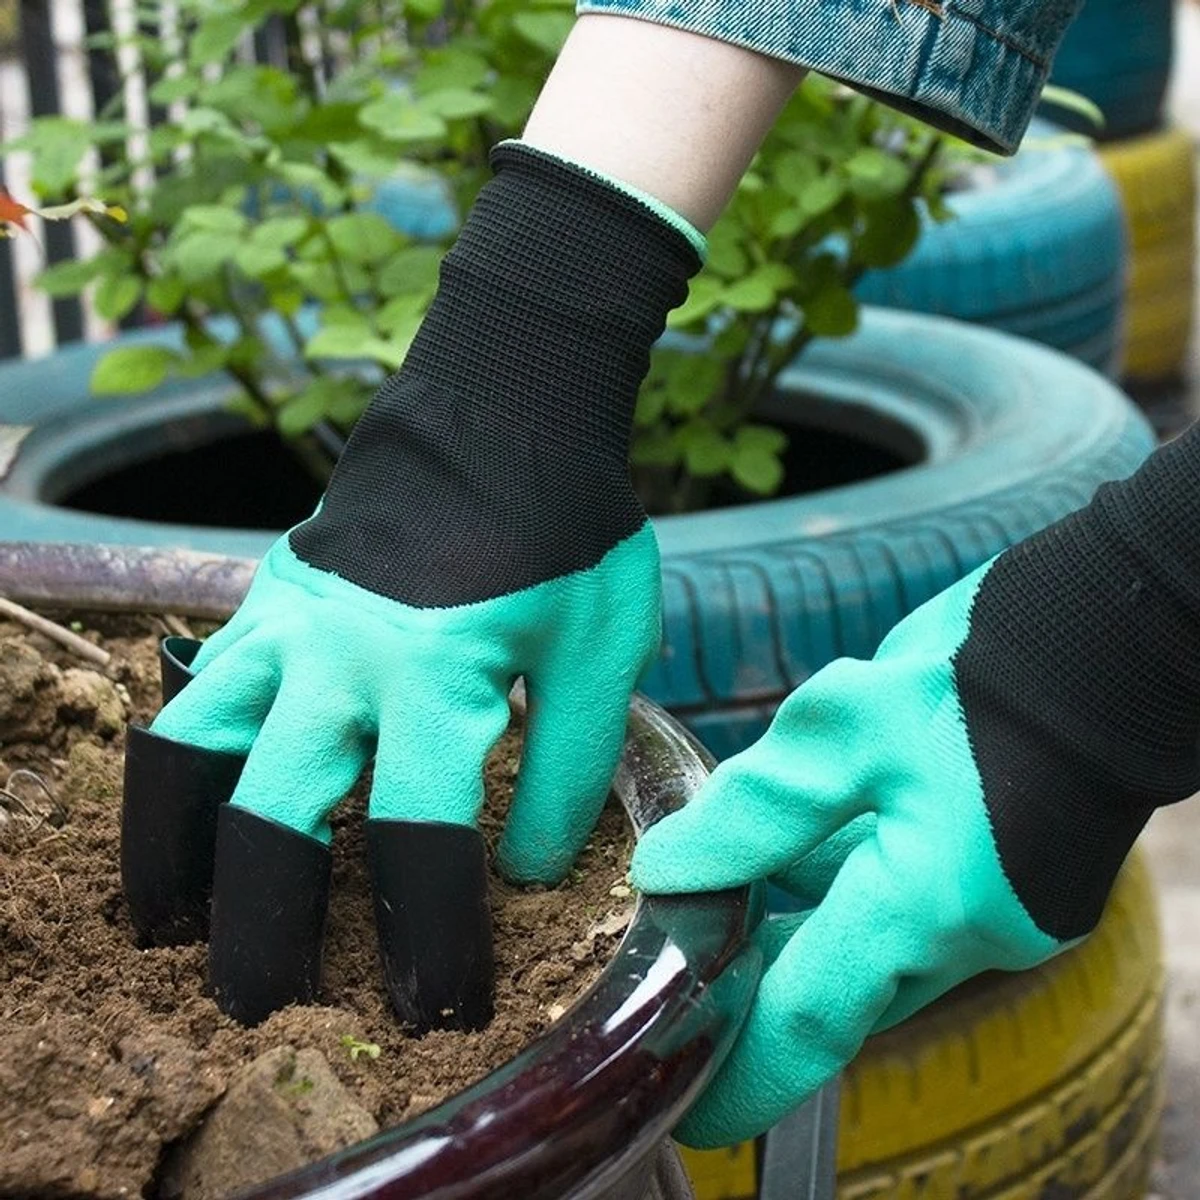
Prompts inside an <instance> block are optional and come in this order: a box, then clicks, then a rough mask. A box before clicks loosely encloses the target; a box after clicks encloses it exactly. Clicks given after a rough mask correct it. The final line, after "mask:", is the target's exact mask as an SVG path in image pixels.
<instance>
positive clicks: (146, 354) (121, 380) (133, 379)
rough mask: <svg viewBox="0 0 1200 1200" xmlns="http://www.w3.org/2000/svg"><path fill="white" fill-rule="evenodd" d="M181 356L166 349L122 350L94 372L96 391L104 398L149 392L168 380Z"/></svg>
mask: <svg viewBox="0 0 1200 1200" xmlns="http://www.w3.org/2000/svg"><path fill="white" fill-rule="evenodd" d="M178 361H179V355H178V354H177V353H176V352H175V351H174V350H168V349H167V348H166V347H165V346H118V347H117V349H115V350H110V351H109V352H108V353H107V354H106V355H105V356H104V357H103V358H102V359H101V360H100V361H99V362H98V363H97V364H96V366H95V369H94V370H93V371H92V380H91V384H92V391H93V392H96V393H98V394H99V395H104V396H128V395H132V394H134V393H135V392H148V391H150V389H151V388H156V387H158V385H159V384H160V383H162V381H163V380H164V379H166V377H167V375H168V373H169V372H170V370H171V368H172V367H173V366H174V365H175V364H176V363H177V362H178Z"/></svg>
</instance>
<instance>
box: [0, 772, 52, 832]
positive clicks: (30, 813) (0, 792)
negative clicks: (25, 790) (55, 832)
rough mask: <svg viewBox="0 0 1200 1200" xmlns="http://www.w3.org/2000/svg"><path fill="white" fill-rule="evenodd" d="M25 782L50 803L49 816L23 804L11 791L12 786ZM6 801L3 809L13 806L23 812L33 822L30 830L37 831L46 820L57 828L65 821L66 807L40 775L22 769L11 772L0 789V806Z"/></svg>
mask: <svg viewBox="0 0 1200 1200" xmlns="http://www.w3.org/2000/svg"><path fill="white" fill-rule="evenodd" d="M26 780H28V781H29V782H31V783H34V784H36V785H37V787H38V788H39V789H40V791H41V793H42V795H43V796H45V797H46V799H47V800H48V801H49V802H50V812H49V814H46V813H40V812H38V811H37V810H36V809H34V808H31V807H30V806H29V805H28V804H26V803H25V801H24V800H22V799H21V797H20V796H18V795H17V794H16V793H15V792H14V791H12V787H13V784H15V783H20V782H24V781H26ZM6 800H7V801H8V802H9V803H8V804H6V805H5V807H6V808H10V807H11V806H12V805H14V804H15V805H16V806H17V808H19V809H20V810H21V812H23V813H24V814H25V816H26V817H28V818H29V820H31V821H32V822H33V826H32V828H34V829H37V827H38V826H39V825H41V824H42V822H43V821H47V820H48V821H50V823H51V824H52V825H54V826H56V827H57V826H60V825H62V824H63V823H64V822H65V821H66V819H67V809H66V806H65V805H64V804H63V803H62V801H61V800H59V799H58V797H57V796H56V795H55V794H54V793H53V792H52V791H51V790H50V785H49V784H48V783H47V782H46V781H45V780H44V779H43V778H42V777H41V776H40V775H38V774H36V773H35V772H34V771H27V770H25V768H23V767H22V768H19V769H18V770H16V771H13V772H12V773H11V774H10V775H9V777H8V782H7V783H6V784H5V785H4V786H3V787H2V788H0V804H3V803H4V801H6Z"/></svg>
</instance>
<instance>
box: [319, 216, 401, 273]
mask: <svg viewBox="0 0 1200 1200" xmlns="http://www.w3.org/2000/svg"><path fill="white" fill-rule="evenodd" d="M325 230H326V232H327V233H328V234H329V238H330V241H332V242H333V245H334V249H335V250H336V251H337V253H338V255H339V256H340V257H341V258H343V259H345V260H346V261H348V262H352V263H374V262H381V261H383V260H384V259H385V258H388V257H389V256H390V255H391V254H393V253H394V252H395V249H396V246H397V245H398V244H399V242H400V235H399V234H398V233H397V232H396V231H395V230H394V229H393V228H392V227H391V225H389V224H388V222H387V221H386V220H385V219H384V218H383V217H381V216H380V215H379V214H378V213H373V212H356V213H343V214H342V215H341V216H337V217H333V218H332V219H331V220H330V221H328V222H327V224H326V226H325Z"/></svg>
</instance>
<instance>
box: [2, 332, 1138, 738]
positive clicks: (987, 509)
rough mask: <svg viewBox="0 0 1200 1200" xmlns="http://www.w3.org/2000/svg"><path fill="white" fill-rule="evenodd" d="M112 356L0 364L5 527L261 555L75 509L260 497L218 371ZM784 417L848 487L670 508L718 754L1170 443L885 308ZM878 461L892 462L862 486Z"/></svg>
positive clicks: (788, 399) (671, 647)
mask: <svg viewBox="0 0 1200 1200" xmlns="http://www.w3.org/2000/svg"><path fill="white" fill-rule="evenodd" d="M131 336H132V337H135V338H137V339H139V340H141V339H146V338H150V339H154V338H157V339H163V340H169V339H171V338H173V337H178V334H177V332H175V331H173V330H164V331H156V332H155V333H153V334H144V333H139V334H136V335H131ZM103 352H104V351H103V348H101V347H96V346H74V347H71V348H69V349H68V350H65V351H61V352H60V353H58V354H56V355H54V356H53V357H52V358H50V359H47V360H44V361H43V362H25V363H15V364H11V365H7V366H0V422H3V423H7V424H8V425H10V426H20V427H30V431H29V432H28V434H27V435H26V436H25V437H24V438H23V440H21V441H20V443H19V445H18V446H17V449H16V450H15V453H14V454H13V456H12V460H11V462H10V464H9V466H8V469H7V472H6V474H5V475H4V477H3V478H2V479H0V538H2V539H4V540H6V541H20V540H35V541H46V542H63V543H92V544H96V543H98V544H101V545H114V544H127V545H142V546H151V547H154V546H157V547H181V548H187V549H191V550H200V551H209V552H216V553H220V554H238V555H246V556H250V557H256V556H258V555H259V554H261V553H262V552H263V551H264V550H265V549H266V547H267V546H268V545H269V544H270V542H271V540H272V539H273V537H274V536H275V534H274V533H273V532H270V531H267V530H252V529H246V528H216V527H214V526H212V525H201V524H196V523H193V524H184V523H176V522H170V521H161V520H160V521H148V520H140V519H137V518H136V517H133V516H131V515H128V510H126V513H125V514H124V515H113V514H112V513H111V512H110V513H95V512H92V513H88V512H83V511H77V510H71V509H68V508H65V507H63V506H62V504H61V501H63V500H70V499H71V496H72V494H74V495H75V496H79V495H80V494H81V493H82V490H83V489H84V488H85V487H86V486H87V485H89V484H91V485H95V486H99V485H98V483H97V480H98V479H99V478H100V477H102V476H104V475H105V473H106V472H107V473H108V474H109V478H110V479H111V478H120V477H121V476H120V473H121V472H122V471H125V472H132V473H133V475H134V481H133V483H131V484H128V485H127V492H128V493H129V494H131V495H132V496H133V497H134V499H137V498H138V488H139V487H140V486H141V485H140V484H139V483H138V482H137V478H138V477H137V472H139V471H142V470H144V469H146V468H151V469H153V470H156V471H158V472H159V475H160V477H161V478H162V479H163V480H164V481H165V483H164V486H165V489H166V494H167V495H168V497H169V498H178V497H179V496H186V495H188V494H189V488H190V487H191V484H190V483H189V482H184V480H185V479H186V478H187V477H186V476H185V475H184V474H183V472H185V471H186V470H188V469H189V468H188V460H189V457H190V456H191V455H193V454H194V453H195V451H196V450H198V449H201V448H204V447H209V448H210V450H209V453H210V458H209V460H208V461H209V462H210V463H211V464H212V466H211V467H205V468H204V469H203V470H202V471H200V472H196V474H195V477H196V478H197V480H198V482H203V483H204V484H205V485H206V486H210V485H213V484H214V483H219V482H220V481H221V480H222V479H226V480H227V481H228V483H229V487H230V489H231V490H230V492H229V496H230V497H231V499H230V500H229V503H230V505H231V506H232V508H233V509H234V510H235V511H238V506H239V505H240V506H242V507H244V506H245V503H246V495H245V490H246V486H247V485H246V483H245V481H244V480H245V477H244V476H236V475H234V474H233V473H232V472H228V471H226V470H223V469H222V467H223V464H225V463H227V461H228V456H229V454H230V453H231V451H232V448H233V447H234V441H233V439H235V438H237V437H244V436H246V433H247V431H246V426H245V425H244V424H239V423H238V421H237V419H236V418H234V417H232V416H230V415H229V414H228V413H226V412H225V411H224V410H223V407H222V404H223V399H224V396H225V394H226V393H225V391H224V389H223V387H222V386H220V384H219V383H217V382H216V381H214V380H212V379H209V380H206V381H197V382H193V383H187V384H174V385H171V386H169V387H166V388H162V389H159V390H158V391H157V392H155V393H151V394H149V395H147V396H143V397H136V398H133V399H128V400H113V401H98V400H96V399H94V398H91V397H89V396H88V394H87V375H88V372H89V371H90V369H91V364H92V363H94V361H95V360H96V359H97V358H98V357H99V356H100V355H101V354H102V353H103ZM765 415H767V416H769V417H771V418H772V419H775V420H777V421H778V422H779V423H780V424H781V425H782V426H784V427H785V428H787V429H788V430H789V431H790V433H791V436H792V441H793V443H795V444H796V446H797V447H798V448H800V449H803V447H804V444H805V441H806V437H807V438H809V439H813V438H815V437H816V436H817V435H818V434H819V435H820V436H821V437H823V438H825V439H826V441H825V442H823V443H822V447H823V449H822V452H821V454H819V455H815V456H812V457H810V460H809V462H808V463H807V464H802V465H799V466H798V467H797V471H798V472H799V473H800V474H802V475H807V474H809V473H815V472H816V471H817V470H818V469H819V470H821V471H822V472H824V473H825V474H824V475H823V476H822V478H829V479H832V480H836V482H834V483H832V484H831V485H829V486H822V487H820V488H818V489H817V490H815V491H810V492H807V493H805V492H804V491H803V485H804V483H805V479H803V478H801V479H799V480H796V481H794V482H795V483H796V484H797V494H794V495H789V496H785V497H782V498H780V499H776V500H771V501H766V502H762V503H755V504H747V505H740V506H737V507H730V508H725V509H721V510H714V511H709V512H700V513H691V514H687V515H684V516H673V517H665V518H661V519H659V520H658V521H657V522H656V528H657V530H658V535H659V541H660V545H661V548H662V556H663V580H664V599H663V603H664V630H665V637H664V643H663V652H662V655H661V656H660V658H659V661H658V663H657V664H656V665H655V667H654V668H653V669H652V671H651V672H650V673H649V675H648V676H647V678H646V679H645V680H644V690H645V691H646V692H647V693H648V694H649V695H650V696H651V697H653V698H654V699H655V700H656V701H658V702H659V703H661V704H663V705H664V706H665V707H667V708H668V709H670V710H671V711H673V712H675V713H677V714H678V715H680V716H682V717H683V718H684V719H685V721H686V722H687V723H688V725H689V726H690V727H691V728H692V729H693V731H695V732H696V733H697V734H698V735H699V736H700V737H701V738H702V740H703V741H704V742H705V744H706V745H707V746H708V748H709V749H710V750H711V751H713V753H715V754H716V755H717V756H718V757H724V756H726V755H728V754H730V753H733V752H735V751H736V750H738V749H741V748H742V747H744V746H745V745H747V744H749V742H750V741H752V740H753V739H754V738H755V737H757V736H758V735H759V734H760V733H761V732H762V731H763V730H764V729H765V727H766V724H767V722H768V721H769V719H770V716H771V714H772V713H773V712H774V709H775V707H776V705H777V704H778V703H779V701H780V700H781V699H782V698H783V697H784V696H785V695H787V693H788V692H790V691H791V690H792V689H793V688H795V687H796V686H797V685H798V684H800V683H801V682H802V681H803V680H804V679H806V678H807V677H808V676H809V675H811V674H812V673H813V672H814V671H816V670H818V669H819V668H820V667H822V666H824V665H825V664H826V663H828V662H829V661H831V660H832V659H834V658H837V657H839V656H842V655H853V656H856V657H863V656H869V655H870V654H872V653H873V652H874V650H875V648H876V647H877V646H878V644H879V642H880V641H881V640H882V639H883V636H884V635H885V634H886V633H887V631H888V630H889V629H890V628H891V627H892V626H893V625H894V624H895V623H896V622H897V621H898V620H900V618H901V617H903V616H905V615H906V614H907V613H909V612H911V611H912V610H913V609H914V608H915V607H917V606H918V605H919V604H921V603H922V602H924V601H925V600H927V599H929V598H930V597H931V596H933V595H934V594H935V593H937V592H938V591H940V590H942V589H943V588H945V587H947V586H949V585H950V584H951V583H953V582H954V581H955V580H956V579H958V578H960V577H961V576H962V575H964V574H966V573H967V572H969V571H971V570H972V569H974V568H975V567H976V566H978V565H979V564H980V563H982V562H984V561H986V560H987V559H988V558H990V557H991V556H992V555H994V554H997V553H999V552H1000V551H1001V550H1003V549H1004V548H1005V547H1006V546H1009V545H1011V544H1012V543H1013V542H1015V541H1018V540H1020V539H1021V538H1023V537H1026V536H1028V535H1029V534H1031V533H1033V532H1035V531H1036V530H1037V529H1040V528H1042V527H1043V526H1044V525H1046V524H1049V523H1050V522H1051V521H1053V520H1055V519H1056V518H1058V517H1060V516H1062V515H1064V514H1065V513H1067V512H1069V511H1071V510H1072V509H1074V508H1077V507H1079V506H1080V505H1082V504H1083V503H1085V502H1086V501H1087V500H1088V499H1089V497H1090V496H1091V494H1092V493H1093V492H1094V491H1095V489H1096V487H1097V486H1098V485H1099V484H1100V483H1102V482H1104V481H1105V480H1108V479H1115V478H1119V477H1121V476H1123V475H1127V474H1129V473H1130V472H1131V471H1132V470H1133V469H1134V468H1135V467H1136V466H1137V465H1138V463H1139V462H1141V460H1142V459H1143V458H1144V457H1145V456H1146V454H1147V453H1149V451H1150V449H1151V448H1152V446H1153V444H1154V439H1153V435H1152V433H1151V431H1150V429H1149V426H1148V425H1147V423H1146V421H1145V420H1144V418H1142V416H1141V415H1140V414H1139V413H1138V412H1137V410H1136V409H1135V408H1134V407H1133V405H1132V404H1131V403H1130V402H1129V401H1128V400H1127V399H1126V397H1125V396H1124V395H1123V394H1122V393H1121V392H1120V391H1118V390H1117V389H1116V388H1115V387H1114V386H1113V385H1112V384H1110V383H1109V382H1107V381H1106V380H1105V379H1103V378H1102V377H1101V376H1099V375H1098V374H1097V373H1096V372H1094V371H1092V370H1089V369H1088V368H1087V367H1085V366H1083V365H1082V364H1080V363H1078V362H1076V361H1074V360H1072V359H1069V358H1067V357H1065V356H1064V355H1061V354H1057V353H1055V352H1053V351H1051V350H1048V349H1046V348H1044V347H1041V346H1037V345H1034V344H1032V343H1030V342H1026V341H1022V340H1019V339H1016V338H1012V337H1008V336H1005V335H1003V334H1000V333H997V332H994V331H992V330H987V329H982V328H978V327H974V326H968V325H964V324H960V323H958V322H954V321H947V320H944V319H939V318H935V317H928V316H924V315H920V314H910V313H898V312H886V311H879V310H867V311H866V312H865V313H864V316H863V321H862V325H861V328H860V329H859V331H858V332H857V333H856V334H855V335H854V336H853V337H850V338H846V339H844V340H841V341H825V342H818V343H816V344H814V345H813V346H812V347H810V349H809V351H808V353H806V354H805V356H804V358H803V359H802V360H801V361H800V362H799V363H798V364H797V365H796V366H795V367H793V368H791V369H790V370H789V371H787V372H786V373H785V374H784V375H783V377H782V378H781V380H780V382H779V389H778V393H777V395H776V397H775V399H774V400H773V401H772V406H771V409H770V411H769V412H768V413H767V414H765ZM835 446H836V448H837V449H836V455H835V452H834V450H833V449H832V448H831V447H835ZM825 448H830V449H828V450H827V449H825ZM835 457H837V459H838V461H837V462H834V461H833V460H834V458H835ZM867 460H869V461H870V462H871V464H872V468H871V469H872V471H873V472H882V473H875V474H873V475H872V477H871V478H866V479H864V478H862V475H863V473H864V472H863V470H862V467H863V463H864V462H866V461H867ZM835 467H836V468H837V469H836V470H833V468H835ZM884 468H889V469H886V470H885V469H884ZM125 478H126V479H128V478H129V476H128V474H127V475H126V476H125ZM94 494H95V492H93V495H94ZM315 499H316V493H315V490H314V491H313V493H312V494H311V496H308V497H305V498H302V500H301V502H300V503H299V504H298V507H297V510H296V512H295V518H296V519H299V518H301V517H303V516H305V515H307V513H308V512H309V511H311V505H312V503H314V502H315ZM203 504H204V505H205V506H206V507H203V508H201V509H200V511H201V512H207V511H211V510H212V508H214V507H215V501H212V500H210V499H209V498H207V497H205V498H204V500H203ZM69 557H70V555H69V553H67V552H63V553H62V555H60V558H61V559H69ZM36 585H37V580H36V579H35V578H34V577H33V575H32V574H31V573H30V572H29V571H27V570H25V571H18V572H17V573H16V574H14V575H7V576H6V575H0V588H4V589H7V594H9V595H11V596H13V597H14V598H17V599H20V598H21V597H22V596H26V597H29V598H34V599H36V598H37V591H36ZM31 589H32V590H31Z"/></svg>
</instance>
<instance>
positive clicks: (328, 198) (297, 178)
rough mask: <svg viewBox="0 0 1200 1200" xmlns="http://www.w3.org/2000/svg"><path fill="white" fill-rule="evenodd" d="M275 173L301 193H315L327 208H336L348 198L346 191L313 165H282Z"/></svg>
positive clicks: (287, 163)
mask: <svg viewBox="0 0 1200 1200" xmlns="http://www.w3.org/2000/svg"><path fill="white" fill-rule="evenodd" d="M275 171H276V174H277V175H278V176H279V177H280V178H281V179H282V180H284V181H285V182H286V183H289V184H291V185H292V187H294V188H296V189H298V190H299V191H300V192H305V191H311V192H312V193H314V194H315V195H316V197H317V199H318V200H319V201H320V202H321V204H323V205H324V206H325V207H326V208H336V207H337V206H338V205H340V204H341V203H342V201H343V200H345V198H346V193H345V190H344V189H343V188H341V187H339V186H338V184H336V183H335V182H334V181H333V180H332V179H330V178H329V176H328V175H326V174H325V172H324V171H322V170H321V168H320V167H314V166H313V165H312V164H311V163H300V162H285V163H280V164H279V165H278V167H276V168H275ZM306 207H308V206H306Z"/></svg>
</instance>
